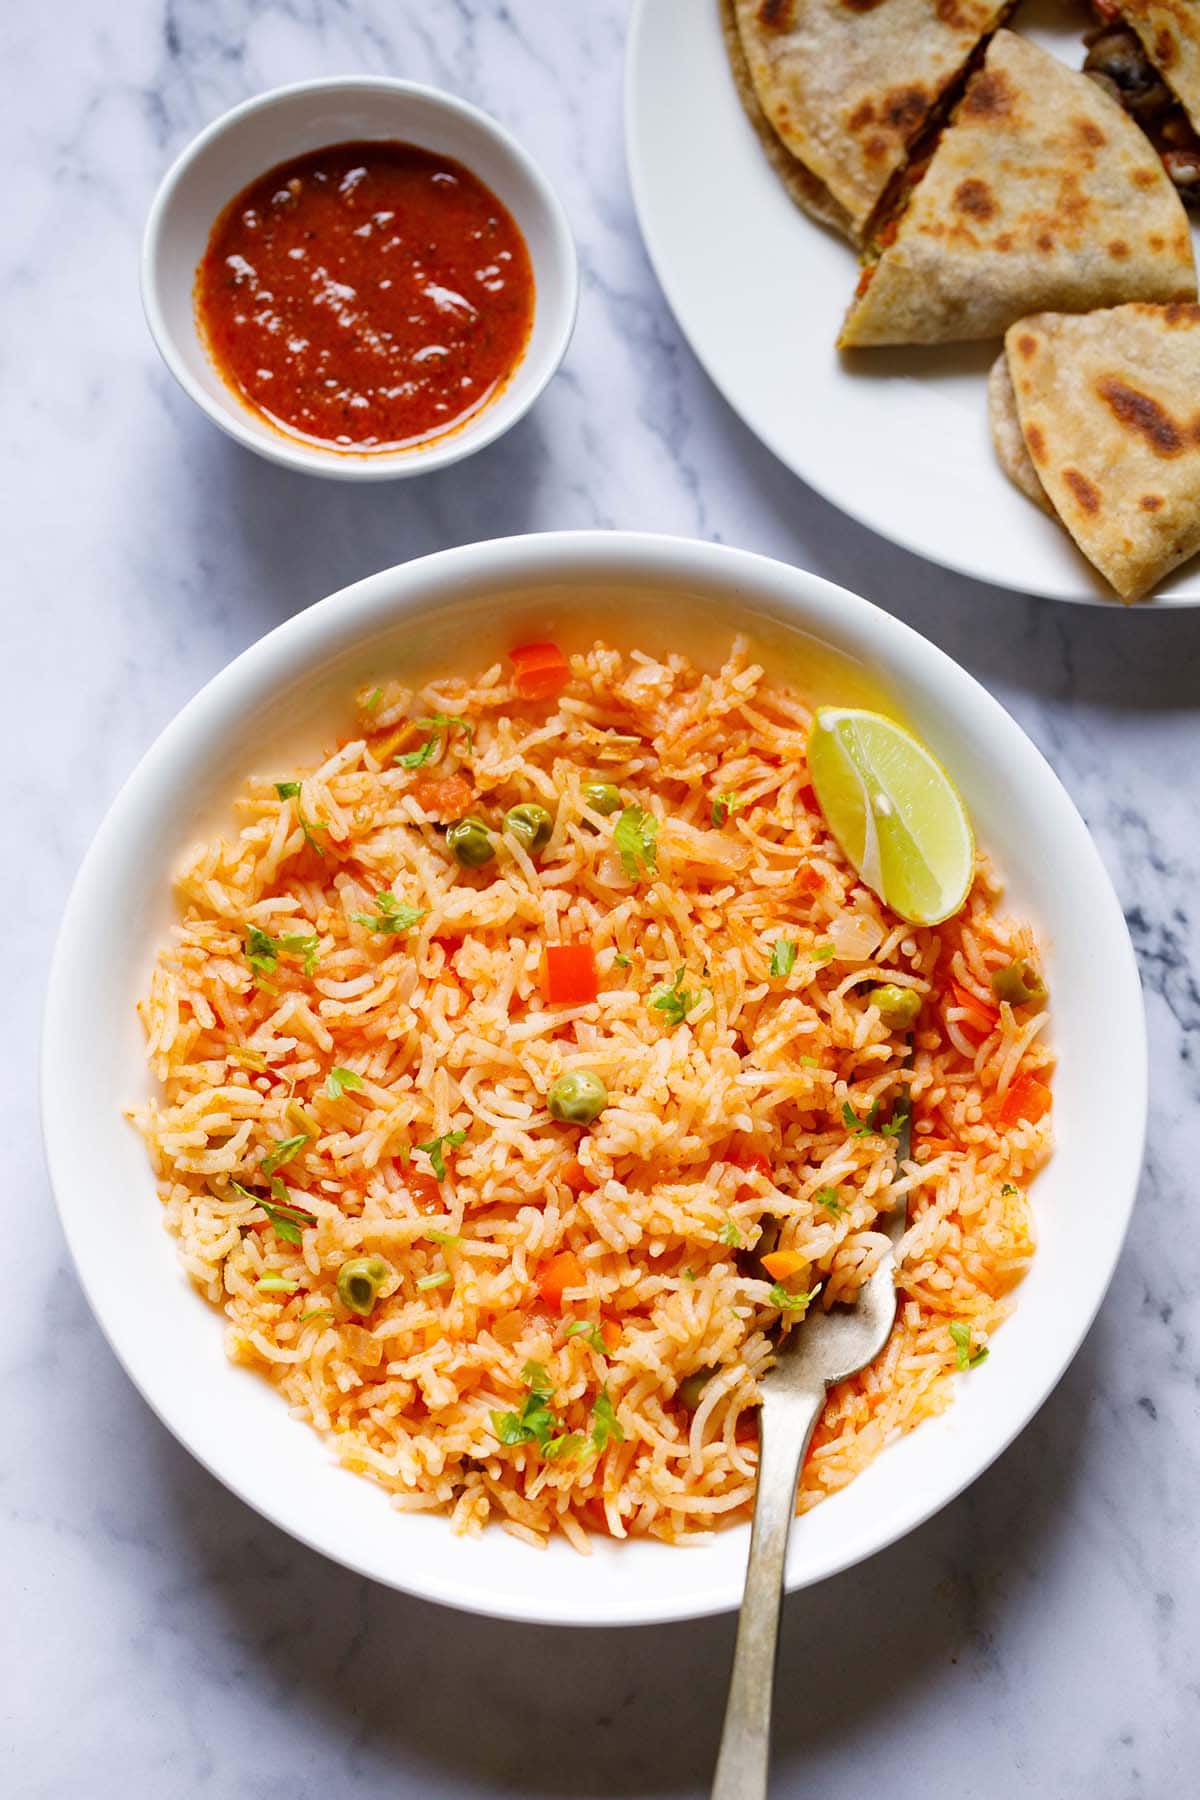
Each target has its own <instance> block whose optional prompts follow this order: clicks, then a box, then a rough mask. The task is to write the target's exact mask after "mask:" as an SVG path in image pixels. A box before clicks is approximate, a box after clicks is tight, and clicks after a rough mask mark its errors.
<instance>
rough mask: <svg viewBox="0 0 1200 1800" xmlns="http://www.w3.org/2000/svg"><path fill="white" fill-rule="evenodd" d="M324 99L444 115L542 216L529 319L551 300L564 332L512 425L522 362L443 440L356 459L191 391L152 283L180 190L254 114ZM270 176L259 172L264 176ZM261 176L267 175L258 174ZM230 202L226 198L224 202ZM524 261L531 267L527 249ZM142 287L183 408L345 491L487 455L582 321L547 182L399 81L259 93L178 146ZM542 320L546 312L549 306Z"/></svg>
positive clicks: (156, 213)
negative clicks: (512, 179) (526, 190)
mask: <svg viewBox="0 0 1200 1800" xmlns="http://www.w3.org/2000/svg"><path fill="white" fill-rule="evenodd" d="M329 93H346V94H355V93H384V94H388V95H391V96H392V97H393V98H395V99H397V100H398V101H401V102H403V101H404V100H406V99H419V100H421V101H424V102H429V103H431V104H432V105H433V106H434V107H436V108H440V109H441V110H442V111H443V112H445V113H447V114H452V115H456V116H457V117H458V118H460V119H463V120H465V121H466V122H467V123H468V124H471V125H473V126H474V127H475V128H476V129H477V130H479V131H481V132H482V133H483V134H484V135H485V136H487V137H490V138H491V139H492V141H493V142H494V144H495V145H496V146H497V148H498V149H499V150H500V151H501V152H502V154H503V155H504V156H505V157H507V159H508V160H509V162H510V163H511V164H512V165H513V166H514V168H515V169H516V171H517V172H518V174H519V175H520V176H521V177H522V178H523V179H524V180H525V181H526V182H527V183H528V185H529V187H530V189H531V190H532V191H533V193H534V194H535V195H536V197H537V200H538V203H539V204H540V205H541V207H542V208H543V210H544V213H545V217H546V220H547V224H548V226H549V229H550V233H551V235H552V237H553V240H554V246H553V254H552V255H551V256H550V257H548V258H546V260H545V266H539V265H538V264H536V263H535V265H534V278H535V294H534V309H535V314H534V316H535V319H536V315H537V308H538V307H539V306H540V305H541V304H542V300H541V296H542V294H543V293H545V294H546V295H548V296H550V295H552V296H553V299H554V302H555V304H554V310H555V311H556V312H561V322H560V324H559V326H558V329H557V332H556V333H555V335H554V336H552V337H551V338H550V340H549V341H548V343H547V345H546V347H545V349H544V351H543V352H542V365H543V366H542V368H541V371H540V373H537V374H535V375H534V376H533V377H532V378H530V379H529V380H528V391H527V393H526V394H525V395H524V396H523V397H522V399H521V403H520V405H519V406H517V407H516V409H515V410H514V411H513V412H512V413H511V416H508V417H505V416H504V415H503V413H502V411H501V408H500V406H499V405H498V402H499V401H501V400H502V399H503V398H504V396H505V394H512V393H514V392H515V391H516V388H517V384H518V382H519V381H520V380H521V378H522V371H523V370H524V369H525V368H526V366H527V363H526V356H525V355H523V356H522V357H521V359H520V360H519V361H518V362H517V363H516V364H515V365H514V367H513V370H512V373H511V374H510V376H509V379H508V382H507V383H506V384H505V387H504V388H503V389H502V390H501V392H500V393H499V394H497V395H495V396H494V398H493V400H492V401H491V402H489V403H488V405H486V406H484V407H483V408H482V409H481V410H480V411H479V412H478V413H477V414H474V415H472V416H471V417H470V418H468V419H466V420H465V421H463V423H462V424H461V425H458V426H451V427H449V429H448V430H447V431H446V432H445V433H444V434H443V435H442V436H440V437H436V438H433V439H430V440H429V441H428V443H427V444H426V445H425V446H424V447H422V446H420V445H417V446H413V447H412V448H409V449H406V450H395V451H383V452H380V453H378V454H375V455H357V456H356V455H355V453H354V452H353V451H342V450H333V449H322V448H321V447H320V446H319V445H315V444H314V445H310V444H307V443H304V442H303V441H302V440H300V439H295V440H293V439H291V438H289V437H288V436H287V434H286V433H284V432H282V431H281V432H276V433H274V434H268V433H267V432H260V431H257V430H255V429H253V428H252V427H251V426H250V425H249V424H248V423H247V422H246V420H247V418H248V417H253V414H252V413H251V412H250V409H249V408H243V407H242V406H241V404H240V403H239V402H238V400H237V398H236V396H235V395H234V394H233V393H232V391H231V392H230V394H229V397H228V399H225V398H224V397H222V399H221V400H220V401H218V400H217V399H215V398H214V397H213V395H212V394H210V393H208V392H207V391H206V389H205V388H203V387H202V386H201V385H200V383H199V382H198V381H196V379H195V378H194V376H193V375H192V373H191V370H190V369H189V368H188V366H187V363H186V361H185V359H184V357H183V356H182V354H181V353H180V350H179V348H178V343H177V339H176V335H175V333H174V332H173V331H172V329H171V327H170V326H169V325H168V323H167V317H166V311H165V308H164V307H163V305H162V301H161V297H160V289H159V282H158V275H157V269H158V260H159V259H158V248H159V242H160V239H161V236H162V232H163V229H164V227H165V224H166V221H167V220H168V218H169V217H170V214H171V211H172V208H173V206H174V204H175V202H176V196H177V192H178V189H179V185H180V183H181V182H182V180H183V178H184V176H185V175H186V174H187V173H188V171H189V170H190V169H191V168H192V166H193V165H194V164H195V163H196V162H197V161H198V160H199V159H200V157H201V156H203V155H204V153H205V152H206V151H207V150H208V149H209V148H210V146H211V145H212V144H214V143H215V142H216V141H217V140H218V139H219V138H221V137H223V136H225V134H226V133H227V132H228V131H230V130H231V129H232V128H234V127H235V126H237V125H240V124H241V123H242V121H243V120H244V119H247V118H250V117H252V116H253V115H254V114H255V113H258V112H268V111H270V110H271V108H272V107H274V106H277V105H279V104H282V103H284V102H287V101H290V100H293V99H295V98H297V97H299V96H301V95H305V94H329ZM411 141H412V142H414V143H415V142H417V141H418V140H417V139H415V138H414V139H412V140H411ZM276 160H277V161H279V162H282V161H285V160H286V153H285V152H282V151H281V153H280V155H279V157H278V158H277V159H276ZM270 166H271V165H270V164H267V165H266V167H267V168H269V167H270ZM262 172H263V173H265V169H264V171H262ZM232 198H233V195H232V194H231V195H230V199H232ZM526 241H527V243H528V240H526ZM529 253H530V259H531V261H532V260H533V255H534V253H533V250H532V247H530V252H529ZM139 287H140V292H141V299H142V311H143V313H144V315H145V319H146V324H147V326H148V327H149V330H150V335H151V337H152V338H153V340H154V343H155V346H156V348H157V350H158V353H159V355H160V356H161V357H162V359H163V362H164V363H165V364H166V366H167V368H168V369H169V370H170V372H171V374H172V375H173V376H174V378H175V380H176V381H177V382H178V383H179V386H180V387H181V388H182V389H183V391H184V393H185V394H186V395H187V396H188V398H189V399H190V400H192V401H194V402H195V404H196V405H197V406H198V407H199V408H200V410H201V411H202V412H203V413H204V414H205V415H206V417H207V418H209V419H211V420H212V422H213V424H214V425H217V426H219V427H220V429H221V430H222V431H224V432H225V433H226V434H227V435H228V436H229V437H231V438H233V439H234V440H235V441H236V442H237V443H239V444H241V445H242V446H243V447H244V448H245V449H247V450H252V451H253V452H254V453H255V455H257V456H262V457H265V458H266V460H267V461H268V462H273V463H278V464H279V465H281V466H282V467H283V468H287V469H293V470H296V471H298V472H299V473H301V474H305V475H319V476H325V477H328V478H331V479H333V480H343V481H397V480H405V479H410V478H412V477H413V476H416V475H428V474H432V473H434V471H435V470H438V469H445V468H448V467H450V465H451V464H452V463H456V462H461V461H462V459H463V458H464V457H466V456H473V455H474V454H475V452H476V451H477V450H484V449H486V448H487V446H488V445H489V444H493V443H495V441H496V439H497V438H499V437H502V436H503V435H504V433H505V432H506V431H510V430H511V429H512V427H513V426H514V425H516V424H517V423H518V422H519V420H521V419H523V418H524V416H525V414H526V413H527V412H528V411H529V409H530V407H531V406H533V405H534V403H535V402H536V401H537V400H538V399H539V398H540V397H541V395H542V393H543V392H544V390H545V389H546V387H547V386H548V385H549V383H550V382H551V381H552V380H553V378H554V376H555V375H556V374H557V373H558V370H559V368H560V366H561V364H562V361H563V358H564V357H565V355H566V353H567V350H568V348H569V346H570V343H571V338H572V336H573V334H574V331H575V322H576V318H577V315H578V311H579V252H578V249H577V246H576V243H575V236H574V233H573V232H572V230H571V223H570V220H569V218H568V216H567V211H566V208H565V206H564V205H563V203H562V201H561V199H560V198H559V196H558V192H557V190H556V189H555V187H554V186H553V184H552V183H551V181H550V178H549V176H548V175H546V174H545V172H544V171H543V169H542V168H541V166H540V164H539V163H537V162H536V161H535V159H534V157H533V156H532V155H531V154H530V152H529V151H528V150H526V149H525V147H524V145H523V144H521V143H520V142H519V141H518V139H517V138H515V137H514V136H513V135H512V133H511V132H510V131H509V130H508V129H507V127H506V126H504V125H502V124H500V122H499V120H497V119H494V118H493V117H492V116H491V114H490V113H486V112H484V111H483V109H482V107H478V106H476V105H475V104H474V103H473V102H472V101H470V100H464V99H462V98H461V97H460V96H459V95H457V94H452V93H449V92H448V91H447V90H446V89H444V88H438V87H433V86H431V85H430V84H429V83H427V82H421V81H405V80H402V79H401V78H400V77H398V76H392V75H361V74H360V75H321V76H317V77H314V78H313V79H312V80H306V81H290V82H285V83H283V84H282V85H281V86H279V87H273V88H266V89H264V91H263V92H262V93H260V94H251V95H249V96H248V98H246V99H245V100H240V101H239V102H238V104H237V105H236V106H232V107H230V108H229V109H228V111H226V112H223V113H221V114H219V115H218V117H217V118H215V119H213V120H211V121H210V122H209V123H208V124H207V125H205V126H204V127H203V128H202V130H200V131H199V132H197V134H196V136H195V137H193V138H192V139H190V140H189V142H188V143H186V144H185V145H184V147H183V149H182V150H181V151H180V152H179V154H178V155H177V156H176V157H175V159H174V161H173V162H172V163H171V164H170V166H169V168H168V169H167V171H166V173H165V174H164V175H163V177H162V179H161V181H160V182H159V184H158V186H157V188H156V189H155V192H154V198H153V199H152V200H151V202H150V209H149V212H148V213H147V215H146V223H145V226H144V227H143V230H142V240H141V249H140V252H139ZM547 310H548V311H549V310H550V309H549V305H548V306H547ZM243 414H245V416H243Z"/></svg>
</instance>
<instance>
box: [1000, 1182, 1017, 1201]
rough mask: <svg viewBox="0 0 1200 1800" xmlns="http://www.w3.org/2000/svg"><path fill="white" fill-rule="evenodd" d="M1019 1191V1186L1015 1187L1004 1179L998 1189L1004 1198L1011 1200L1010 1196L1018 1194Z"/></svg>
mask: <svg viewBox="0 0 1200 1800" xmlns="http://www.w3.org/2000/svg"><path fill="white" fill-rule="evenodd" d="M1020 1191H1021V1190H1020V1188H1019V1187H1016V1186H1015V1185H1014V1184H1013V1183H1012V1182H1011V1181H1006V1182H1005V1183H1004V1185H1003V1187H1002V1188H1001V1189H1000V1192H1001V1194H1002V1195H1003V1196H1004V1198H1005V1199H1006V1200H1011V1198H1012V1196H1013V1195H1014V1194H1019V1193H1020Z"/></svg>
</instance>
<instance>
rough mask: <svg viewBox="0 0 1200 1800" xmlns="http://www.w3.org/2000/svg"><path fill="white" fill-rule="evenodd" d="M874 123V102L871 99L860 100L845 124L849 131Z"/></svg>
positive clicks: (861, 128)
mask: <svg viewBox="0 0 1200 1800" xmlns="http://www.w3.org/2000/svg"><path fill="white" fill-rule="evenodd" d="M874 123H875V102H874V101H873V100H860V101H859V103H858V105H857V106H856V107H855V109H854V111H853V112H852V113H851V114H850V117H849V118H848V119H847V120H846V124H847V126H848V127H849V129H850V130H851V131H862V130H864V128H865V127H866V126H868V125H873V124H874Z"/></svg>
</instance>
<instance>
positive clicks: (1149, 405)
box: [1096, 375, 1185, 456]
mask: <svg viewBox="0 0 1200 1800" xmlns="http://www.w3.org/2000/svg"><path fill="white" fill-rule="evenodd" d="M1096 392H1097V393H1098V394H1099V396H1100V398H1101V399H1102V400H1103V402H1104V404H1105V405H1106V406H1107V407H1108V409H1109V411H1110V412H1111V413H1112V414H1113V416H1114V418H1116V419H1117V420H1118V421H1119V422H1120V423H1121V424H1122V425H1124V426H1125V427H1126V429H1127V430H1129V431H1133V432H1136V433H1137V435H1138V437H1140V438H1141V439H1142V440H1143V441H1144V442H1145V443H1146V444H1148V445H1149V447H1150V449H1151V450H1153V452H1154V454H1155V456H1178V455H1179V452H1180V451H1181V450H1182V449H1183V447H1184V442H1185V439H1184V434H1183V431H1182V430H1181V429H1180V427H1179V425H1178V423H1177V422H1176V420H1174V419H1173V418H1172V417H1171V415H1170V413H1169V412H1168V411H1167V410H1166V408H1165V407H1164V406H1160V405H1159V403H1158V401H1157V400H1155V399H1154V397H1153V396H1152V395H1151V394H1143V393H1141V392H1140V391H1139V389H1137V388H1133V387H1130V386H1129V385H1128V383H1127V382H1124V381H1122V380H1121V378H1120V376H1118V375H1102V376H1101V377H1100V379H1099V381H1098V382H1097V383H1096Z"/></svg>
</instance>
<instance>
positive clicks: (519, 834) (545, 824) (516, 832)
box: [504, 800, 554, 856]
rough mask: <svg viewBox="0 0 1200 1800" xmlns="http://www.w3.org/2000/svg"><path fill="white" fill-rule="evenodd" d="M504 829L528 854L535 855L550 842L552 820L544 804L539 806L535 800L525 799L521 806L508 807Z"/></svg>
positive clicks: (552, 827)
mask: <svg viewBox="0 0 1200 1800" xmlns="http://www.w3.org/2000/svg"><path fill="white" fill-rule="evenodd" d="M504 829H505V831H507V832H508V833H509V835H510V836H512V837H515V838H516V840H517V842H518V844H520V846H521V848H522V849H523V850H527V851H528V852H529V855H530V856H536V855H537V853H538V851H539V850H544V849H545V848H546V845H547V844H548V843H549V842H550V833H551V832H552V831H553V830H554V820H553V819H552V818H551V816H550V814H549V813H548V812H547V811H546V809H545V807H544V806H539V805H538V804H537V802H536V801H535V800H526V801H525V802H524V803H523V804H522V805H521V806H510V807H509V809H508V811H507V812H506V813H505V815H504Z"/></svg>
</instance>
